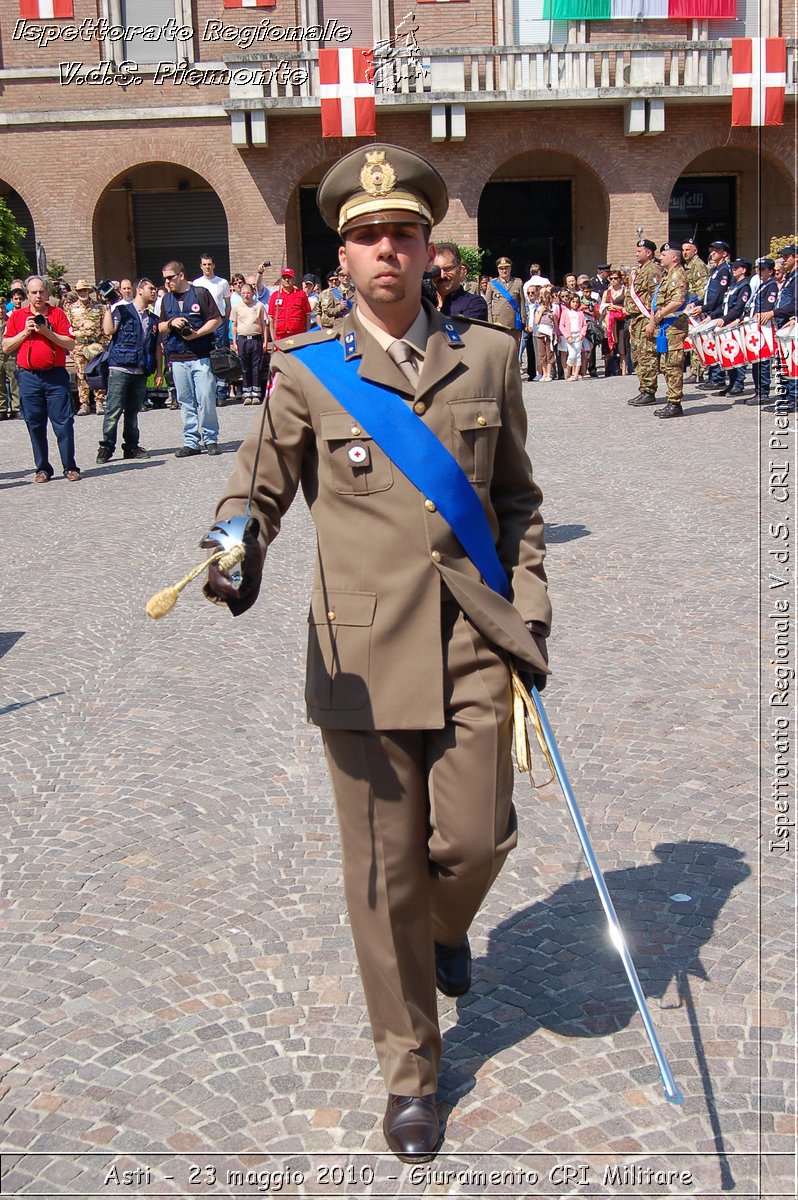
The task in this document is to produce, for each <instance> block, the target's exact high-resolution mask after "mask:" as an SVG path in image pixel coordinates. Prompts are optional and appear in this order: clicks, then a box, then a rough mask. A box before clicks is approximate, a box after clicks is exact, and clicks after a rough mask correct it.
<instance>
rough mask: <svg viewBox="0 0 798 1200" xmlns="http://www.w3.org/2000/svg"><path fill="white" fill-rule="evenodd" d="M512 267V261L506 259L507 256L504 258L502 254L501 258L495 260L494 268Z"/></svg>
mask: <svg viewBox="0 0 798 1200" xmlns="http://www.w3.org/2000/svg"><path fill="white" fill-rule="evenodd" d="M512 265H513V261H512V259H511V258H507V256H506V255H504V254H503V255H502V257H501V258H497V259H496V266H497V267H511V266H512Z"/></svg>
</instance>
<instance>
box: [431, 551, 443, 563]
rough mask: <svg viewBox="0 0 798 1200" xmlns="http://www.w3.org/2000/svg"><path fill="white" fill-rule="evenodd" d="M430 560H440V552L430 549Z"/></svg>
mask: <svg viewBox="0 0 798 1200" xmlns="http://www.w3.org/2000/svg"><path fill="white" fill-rule="evenodd" d="M432 561H433V562H440V561H441V552H440V550H433V551H432Z"/></svg>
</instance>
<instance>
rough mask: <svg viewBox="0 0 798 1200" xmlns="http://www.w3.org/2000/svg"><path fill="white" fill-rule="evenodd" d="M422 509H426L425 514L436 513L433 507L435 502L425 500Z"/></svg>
mask: <svg viewBox="0 0 798 1200" xmlns="http://www.w3.org/2000/svg"><path fill="white" fill-rule="evenodd" d="M424 507H425V508H426V510H427V512H437V511H438V510H437V508H436V506H435V502H434V501H433V500H425V501H424Z"/></svg>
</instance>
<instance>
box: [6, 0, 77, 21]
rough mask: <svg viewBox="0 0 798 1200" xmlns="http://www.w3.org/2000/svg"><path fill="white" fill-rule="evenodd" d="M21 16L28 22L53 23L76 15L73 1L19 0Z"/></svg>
mask: <svg viewBox="0 0 798 1200" xmlns="http://www.w3.org/2000/svg"><path fill="white" fill-rule="evenodd" d="M19 15H20V16H21V17H24V18H25V20H26V21H53V20H64V19H69V18H70V17H73V16H74V15H75V10H74V8H73V6H72V0H19Z"/></svg>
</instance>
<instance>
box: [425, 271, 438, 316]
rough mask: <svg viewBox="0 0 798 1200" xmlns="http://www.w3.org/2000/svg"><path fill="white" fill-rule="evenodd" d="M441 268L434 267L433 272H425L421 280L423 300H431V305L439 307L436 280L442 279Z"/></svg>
mask: <svg viewBox="0 0 798 1200" xmlns="http://www.w3.org/2000/svg"><path fill="white" fill-rule="evenodd" d="M440 274H441V269H440V267H433V268H432V270H431V271H425V272H424V275H423V277H422V279H421V298H422V300H429V302H430V304H434V305H435V307H436V308H437V306H438V289H437V288H436V287H435V280H436V279H439V278H440Z"/></svg>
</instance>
